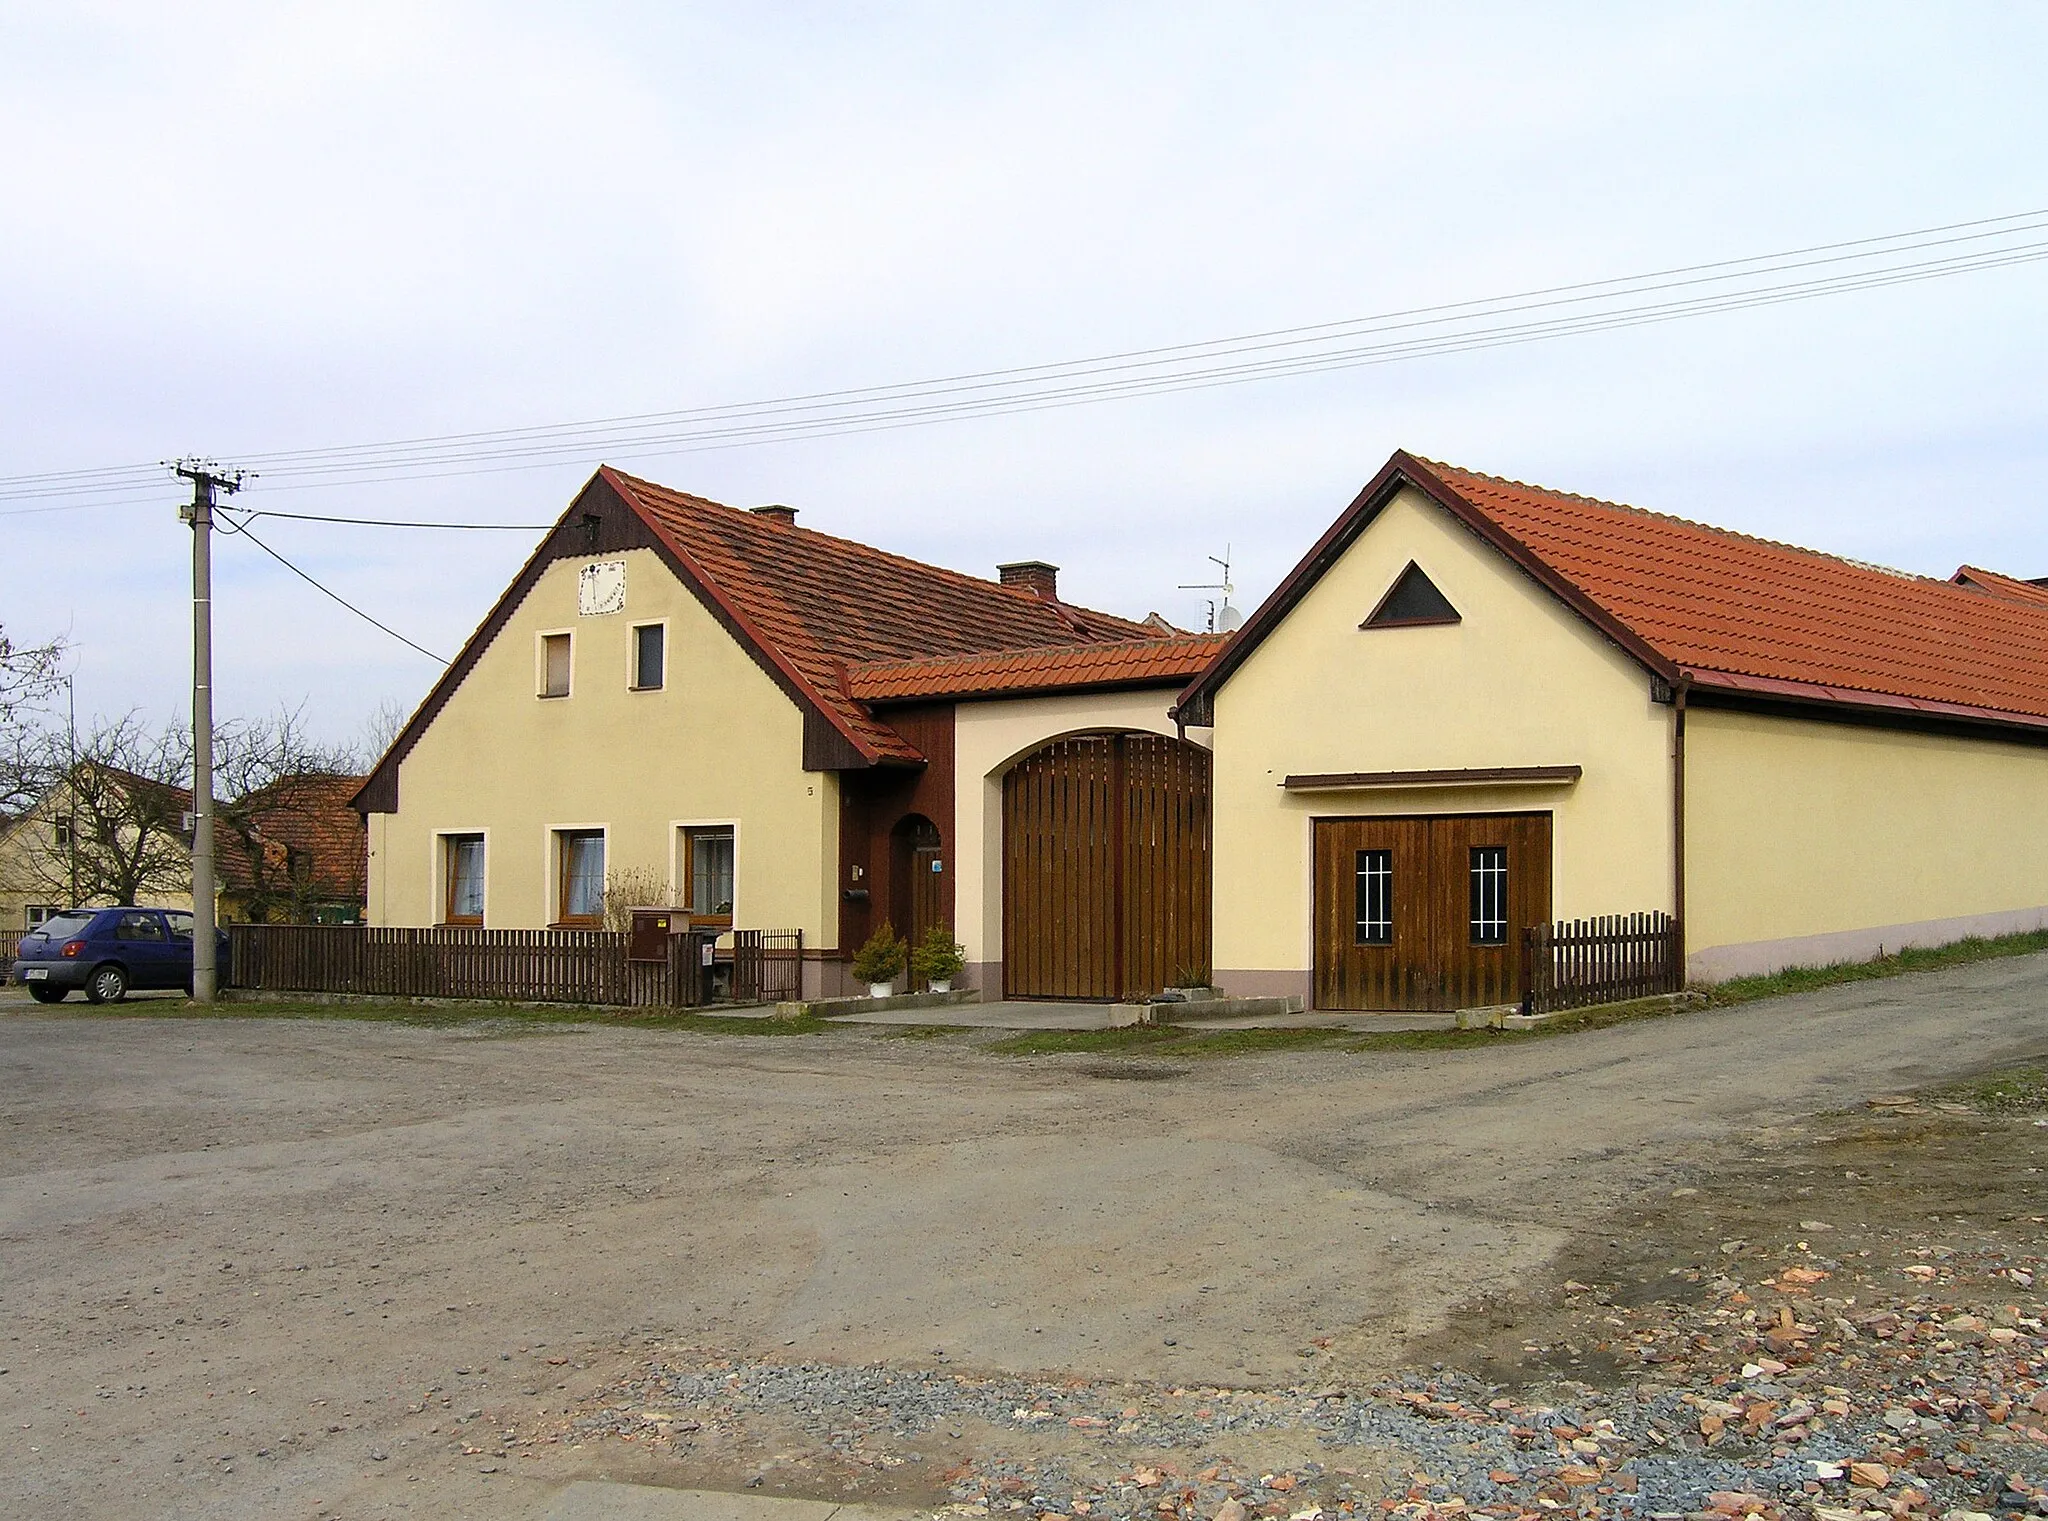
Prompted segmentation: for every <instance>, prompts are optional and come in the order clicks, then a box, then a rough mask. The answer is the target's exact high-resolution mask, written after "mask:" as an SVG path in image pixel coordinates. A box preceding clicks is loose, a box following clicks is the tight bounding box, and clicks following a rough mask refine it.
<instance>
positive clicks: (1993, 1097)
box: [1926, 1067, 2048, 1114]
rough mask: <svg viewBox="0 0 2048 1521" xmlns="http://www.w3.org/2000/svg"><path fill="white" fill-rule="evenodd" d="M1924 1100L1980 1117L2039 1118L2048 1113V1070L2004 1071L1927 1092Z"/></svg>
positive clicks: (2042, 1068)
mask: <svg viewBox="0 0 2048 1521" xmlns="http://www.w3.org/2000/svg"><path fill="white" fill-rule="evenodd" d="M1926 1097H1928V1098H1930V1099H1935V1100H1937V1101H1945V1102H1947V1103H1951V1104H1968V1105H1969V1106H1970V1107H1971V1108H1972V1109H1975V1110H1978V1111H1980V1112H1982V1113H1984V1114H2039V1113H2041V1112H2042V1111H2043V1110H2048V1068H2044V1067H2007V1068H2004V1069H2002V1070H2001V1071H1997V1072H1987V1073H1984V1074H1982V1075H1980V1076H1977V1077H1973V1078H1966V1079H1964V1080H1963V1081H1962V1082H1960V1083H1950V1084H1948V1085H1946V1086H1945V1087H1941V1088H1934V1089H1930V1090H1929V1091H1928V1092H1927V1094H1926Z"/></svg>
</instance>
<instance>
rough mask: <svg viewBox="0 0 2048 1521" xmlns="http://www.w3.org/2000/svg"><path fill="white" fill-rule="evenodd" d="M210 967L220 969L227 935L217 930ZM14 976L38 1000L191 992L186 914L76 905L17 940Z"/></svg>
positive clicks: (100, 999)
mask: <svg viewBox="0 0 2048 1521" xmlns="http://www.w3.org/2000/svg"><path fill="white" fill-rule="evenodd" d="M218 934H219V941H218V949H217V951H216V952H215V959H214V964H215V965H216V966H218V967H220V968H221V969H222V970H223V971H225V969H226V967H227V964H228V937H227V932H226V931H225V930H222V931H219V932H218ZM14 955H15V959H14V966H13V968H12V971H13V976H14V980H15V981H16V982H18V983H20V984H22V986H24V987H26V988H27V989H28V991H29V995H30V996H31V997H32V998H34V999H35V1000H36V1001H37V1002H38V1003H61V1002H62V1001H63V999H64V995H65V994H67V993H71V992H77V991H82V992H84V994H85V999H86V1002H87V1003H119V1002H120V1001H121V1000H122V999H123V998H126V997H127V996H128V993H129V991H130V989H134V990H137V991H140V990H142V989H144V988H178V989H182V990H183V991H184V993H185V994H186V996H188V997H189V996H191V992H192V916H191V915H190V914H188V913H185V912H183V911H182V910H179V909H163V908H74V909H68V910H66V911H65V912H64V913H61V914H57V915H55V916H54V917H52V918H49V919H45V920H44V921H43V922H42V923H41V924H39V925H37V926H36V927H35V928H34V929H32V930H30V931H29V932H28V933H27V934H26V935H23V936H22V937H21V947H20V949H19V950H17V951H16V952H15V953H14Z"/></svg>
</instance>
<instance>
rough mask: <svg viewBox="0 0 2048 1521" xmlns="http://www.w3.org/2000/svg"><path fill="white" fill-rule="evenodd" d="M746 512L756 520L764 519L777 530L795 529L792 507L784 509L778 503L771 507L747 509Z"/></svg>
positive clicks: (794, 514)
mask: <svg viewBox="0 0 2048 1521" xmlns="http://www.w3.org/2000/svg"><path fill="white" fill-rule="evenodd" d="M747 511H749V512H751V513H752V514H753V515H754V516H755V517H757V518H766V519H767V520H768V521H769V522H771V523H773V524H774V525H775V526H776V527H777V528H794V527H796V509H795V508H794V507H784V506H783V505H782V504H781V503H779V502H778V503H776V504H775V505H773V506H771V507H749V508H748V509H747Z"/></svg>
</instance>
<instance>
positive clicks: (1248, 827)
mask: <svg viewBox="0 0 2048 1521" xmlns="http://www.w3.org/2000/svg"><path fill="white" fill-rule="evenodd" d="M1177 713H1178V716H1179V717H1180V718H1181V720H1182V721H1184V722H1186V723H1188V724H1190V725H1194V724H1202V725H1206V726H1209V733H1210V735H1211V736H1212V741H1211V742H1212V744H1213V748H1214V754H1215V780H1214V788H1215V813H1216V818H1215V836H1214V851H1215V857H1214V869H1215V882H1216V905H1215V957H1216V961H1217V963H1218V967H1219V973H1218V975H1219V979H1220V980H1221V981H1222V982H1224V983H1225V984H1226V985H1228V986H1231V987H1234V988H1236V989H1238V990H1241V991H1245V992H1254V991H1256V992H1266V993H1273V992H1295V993H1301V994H1303V995H1305V996H1308V997H1310V998H1312V999H1313V1000H1314V1001H1315V1002H1316V1003H1317V1004H1318V1005H1320V1006H1323V1007H1346V1006H1355V1005H1363V1006H1403V1005H1414V1004H1421V1005H1424V1006H1428V1005H1430V1004H1432V1003H1435V1004H1438V1005H1441V1004H1444V1003H1449V1004H1454V1005H1455V1004H1459V1003H1464V1002H1471V1003H1483V1002H1490V1001H1497V1000H1498V999H1499V997H1500V996H1501V995H1502V994H1506V995H1509V996H1512V994H1513V993H1514V991H1515V988H1514V986H1513V984H1512V979H1513V976H1514V968H1513V967H1512V965H1511V963H1510V960H1509V958H1510V956H1511V953H1512V950H1513V947H1514V945H1515V942H1516V940H1517V938H1518V932H1519V929H1520V927H1521V926H1523V925H1527V924H1532V923H1539V922H1541V921H1543V920H1545V919H1550V920H1566V919H1579V918H1585V917H1591V916H1596V915H1610V914H1629V913H1636V912H1643V911H1661V912H1663V913H1667V914H1670V915H1673V916H1675V917H1676V918H1677V919H1678V920H1679V921H1680V924H1681V925H1682V929H1683V936H1684V944H1685V948H1686V952H1687V968H1688V971H1689V973H1690V975H1691V976H1692V977H1693V978H1694V979H1695V980H1701V981H1718V980H1721V979H1724V978H1727V977H1729V976H1734V975H1738V974H1743V973H1751V972H1763V971H1769V970H1774V969H1776V968H1779V967H1783V966H1787V965H1803V964H1818V963H1826V962H1830V961H1836V960H1843V959H1860V958H1865V957H1869V956H1874V955H1877V954H1880V953H1881V952H1882V951H1884V950H1886V949H1893V950H1896V949H1898V948H1899V947H1901V946H1906V945H1926V944H1934V943H1942V942H1947V941H1951V940H1955V939H1959V938H1962V937H1964V936H1967V935H1993V934H1999V933H2005V932H2010V931H2016V930H2023V929H2037V928H2041V927H2043V926H2044V925H2048V592H2044V590H2043V589H2042V588H2041V587H2039V586H2035V585H2032V584H2031V583H2027V582H2018V581H2013V580H2011V579H2009V578H2006V577H2002V576H1996V575H1993V574H1991V573H1988V572H1981V571H1974V570H1971V569H1969V568H1967V567H1966V568H1965V570H1963V571H1961V572H1958V574H1957V577H1956V578H1955V579H1954V580H1951V581H1938V580H1932V579H1928V578H1925V577H1918V576H1908V575H1903V574H1900V573H1898V572H1895V571H1889V570H1885V569H1882V568H1880V567H1875V566H1868V565H1862V564H1857V563H1854V562H1851V561H1847V560H1842V559H1837V558H1834V557H1832V556H1828V555H1822V554H1816V553H1813V552H1811V551H1808V550H1803V549H1796V548H1793V547H1791V546H1788V545H1783V544H1775V543H1769V542H1766V541H1763V540H1759V539H1754V538H1749V537H1746V536H1744V535H1741V534H1735V533H1729V532H1725V531H1723V530H1720V529H1714V528H1709V527H1705V526H1703V525H1700V524H1695V523H1688V522H1684V521H1682V520H1679V519H1676V518H1669V517H1664V516H1661V515H1658V514H1654V513H1648V512H1642V511H1638V510H1636V509H1634V508H1630V507H1624V506H1618V505H1615V504H1611V503H1606V502H1596V501H1592V500H1589V499H1587V498H1583V497H1576V496H1569V495H1566V494H1563V493H1560V492H1553V491H1547V490H1543V489H1541V488H1536V487H1529V486H1523V485H1519V484H1517V483H1513V482H1507V481H1500V480H1495V479H1493V478H1491V477H1488V476H1483V475H1476V474H1473V473H1471V472H1467V471H1462V470H1456V469H1452V468H1449V467H1446V466H1441V465H1435V464H1431V463H1429V462H1427V461H1423V460H1419V459H1416V458H1414V457H1412V456H1409V455H1406V454H1396V455H1395V456H1394V457H1393V459H1391V460H1390V461H1389V462H1388V464H1387V466H1386V467H1385V468H1384V469H1383V470H1382V471H1381V472H1380V474H1379V476H1378V477H1377V478H1376V479H1375V480H1374V481H1373V482H1372V484H1370V485H1369V486H1368V487H1367V488H1366V489H1365V491H1364V492H1363V493H1361V494H1360V496H1359V497H1358V498H1357V500H1356V501H1354V502H1353V503H1352V505H1351V506H1350V508H1349V509H1348V510H1347V511H1346V512H1345V513H1344V515H1343V516H1342V517H1341V518H1339V519H1338V521H1337V522H1336V524H1335V525H1333V526H1332V528H1331V529H1330V531H1329V532H1328V533H1327V534H1325V535H1324V537H1323V539H1322V540H1321V541H1320V542H1319V543H1318V544H1317V545H1316V546H1315V547H1314V548H1313V549H1312V550H1311V551H1310V552H1309V553H1308V555H1307V556H1306V557H1305V558H1304V559H1303V560H1302V561H1301V563H1300V564H1299V565H1298V566H1297V567H1296V568H1295V570H1294V571H1293V573H1292V574H1291V575H1290V576H1289V577H1288V578H1287V580H1286V581H1285V582H1284V583H1283V584H1282V585H1281V587H1280V588H1279V590H1277V591H1276V592H1275V593H1274V595H1273V596H1272V597H1271V598H1269V599H1268V600H1267V602H1266V603H1265V605H1264V606H1262V607H1261V608H1260V609H1259V610H1258V612H1257V613H1255V614H1254V615H1253V617H1252V618H1251V619H1250V620H1249V621H1248V622H1247V623H1246V625H1245V628H1244V630H1243V632H1242V633H1240V634H1239V635H1238V637H1237V639H1236V640H1235V641H1234V642H1233V644H1232V645H1231V647H1230V648H1229V649H1227V650H1226V651H1225V652H1223V653H1222V654H1221V655H1219V656H1218V657H1217V659H1216V660H1215V661H1214V662H1213V663H1212V664H1211V665H1210V667H1209V668H1208V669H1207V670H1205V671H1204V672H1203V674H1202V675H1201V676H1200V677H1199V678H1197V680H1196V681H1195V682H1193V683H1192V684H1191V685H1190V687H1189V689H1188V690H1187V692H1186V693H1184V694H1183V696H1182V697H1181V699H1180V702H1179V705H1178V708H1177ZM1503 978H1505V979H1507V981H1505V982H1504V981H1503Z"/></svg>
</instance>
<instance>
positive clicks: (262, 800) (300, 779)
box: [213, 708, 360, 922]
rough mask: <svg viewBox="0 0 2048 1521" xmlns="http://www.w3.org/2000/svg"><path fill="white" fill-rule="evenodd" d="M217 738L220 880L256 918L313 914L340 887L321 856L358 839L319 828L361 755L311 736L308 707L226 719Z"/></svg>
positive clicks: (216, 819) (352, 775) (216, 838)
mask: <svg viewBox="0 0 2048 1521" xmlns="http://www.w3.org/2000/svg"><path fill="white" fill-rule="evenodd" d="M213 744H214V773H213V774H214V779H215V782H216V784H217V790H218V792H219V793H220V794H221V798H220V800H219V801H217V802H216V803H215V804H214V844H215V848H216V850H217V851H218V853H219V854H220V856H221V864H222V880H223V881H224V882H225V883H227V884H228V885H230V886H232V887H233V888H235V890H236V891H237V892H239V893H240V894H241V897H242V907H243V911H244V912H246V913H247V914H248V916H249V917H250V918H251V919H254V920H256V921H258V922H262V921H264V920H269V919H282V920H301V919H305V918H307V917H309V916H310V911H311V909H312V908H313V906H314V905H315V904H317V903H320V902H322V901H324V900H325V899H327V898H329V897H332V896H334V894H335V890H336V884H335V883H333V882H331V881H327V880H323V879H322V878H321V876H320V875H319V873H318V872H317V870H316V867H317V865H318V864H319V863H318V858H319V857H320V856H321V855H323V854H324V855H327V856H330V857H331V856H332V855H334V854H335V853H336V852H337V851H339V850H344V849H348V848H350V847H351V846H352V845H353V844H354V843H355V842H350V841H342V840H327V839H324V838H316V836H318V835H320V834H321V831H322V821H323V820H325V819H327V818H329V817H331V816H332V815H333V813H334V805H335V795H336V792H337V790H346V791H350V792H352V791H353V790H354V785H353V784H354V782H355V781H356V776H355V773H356V772H357V771H358V770H359V768H360V757H359V756H358V755H357V754H356V752H355V751H354V750H353V749H352V748H351V747H349V746H346V745H323V744H320V743H318V742H317V741H315V740H313V739H312V738H311V737H310V736H308V734H307V733H306V726H305V720H304V709H303V708H299V709H281V710H280V711H279V712H278V713H276V714H275V715H273V716H272V717H269V718H257V719H244V720H240V721H237V722H234V723H230V724H227V725H224V726H223V727H222V728H220V729H219V730H218V731H217V732H216V734H215V737H214V742H213ZM323 847H324V848H323Z"/></svg>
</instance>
